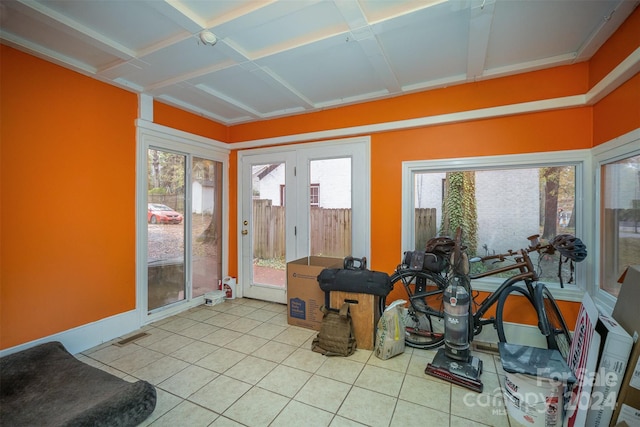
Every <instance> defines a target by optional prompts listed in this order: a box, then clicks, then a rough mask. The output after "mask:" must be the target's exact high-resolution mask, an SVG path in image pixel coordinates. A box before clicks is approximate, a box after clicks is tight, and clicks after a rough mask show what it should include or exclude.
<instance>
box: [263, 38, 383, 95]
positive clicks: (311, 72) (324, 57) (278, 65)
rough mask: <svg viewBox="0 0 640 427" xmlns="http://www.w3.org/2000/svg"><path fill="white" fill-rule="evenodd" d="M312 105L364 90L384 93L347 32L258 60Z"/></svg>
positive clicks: (371, 68) (365, 58)
mask: <svg viewBox="0 0 640 427" xmlns="http://www.w3.org/2000/svg"><path fill="white" fill-rule="evenodd" d="M257 63H258V64H259V65H261V66H265V67H267V68H269V69H270V70H271V71H273V72H274V73H275V74H276V75H277V76H279V77H280V78H281V79H282V80H284V81H286V82H288V84H289V86H290V87H291V88H292V89H294V90H295V91H296V92H298V93H300V94H302V95H303V96H304V97H305V98H306V99H309V100H310V101H311V102H312V103H313V104H314V105H319V106H320V105H322V106H326V105H335V104H336V103H339V100H341V99H342V100H345V102H348V101H347V100H353V99H354V98H356V97H358V96H361V95H367V94H377V95H379V94H386V91H385V87H384V84H383V83H382V81H380V79H379V78H378V77H377V76H376V74H375V72H374V69H373V67H372V66H371V63H370V61H369V60H368V59H367V56H366V55H365V53H364V51H363V49H362V48H361V46H360V45H359V43H357V42H355V41H353V40H352V39H351V38H350V37H349V35H348V34H344V35H341V36H335V37H332V38H330V39H324V40H321V41H319V42H317V43H314V44H313V45H312V46H304V47H301V48H298V49H291V50H288V51H285V52H282V53H280V54H278V55H273V56H270V57H268V58H264V59H263V60H260V61H257Z"/></svg>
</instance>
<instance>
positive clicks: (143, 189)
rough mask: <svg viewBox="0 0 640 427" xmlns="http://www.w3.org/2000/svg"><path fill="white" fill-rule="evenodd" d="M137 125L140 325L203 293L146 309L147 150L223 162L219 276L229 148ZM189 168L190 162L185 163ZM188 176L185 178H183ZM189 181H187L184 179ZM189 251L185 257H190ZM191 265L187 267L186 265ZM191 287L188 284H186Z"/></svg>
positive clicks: (154, 126) (224, 250) (225, 240)
mask: <svg viewBox="0 0 640 427" xmlns="http://www.w3.org/2000/svg"><path fill="white" fill-rule="evenodd" d="M136 127H137V150H136V310H137V312H138V316H139V319H140V324H142V325H145V324H148V323H150V322H153V321H156V320H159V319H161V318H165V317H168V316H172V315H174V314H177V313H179V312H181V311H184V310H185V308H189V307H195V306H197V305H201V304H203V302H204V296H199V297H196V298H189V299H188V300H187V301H185V302H184V303H180V304H173V305H171V306H168V307H167V308H165V309H161V310H154V312H153V313H149V312H148V307H147V297H148V290H147V282H148V271H147V256H148V254H147V150H148V149H149V147H155V148H159V149H162V150H167V151H173V152H179V153H181V154H183V153H186V154H188V156H187V158H189V156H200V157H202V158H205V159H210V160H215V161H218V162H221V163H222V188H223V192H222V206H223V210H222V272H221V273H222V277H224V276H226V274H227V266H228V264H229V263H228V253H229V244H228V242H229V237H228V228H229V227H228V226H227V225H226V224H228V223H229V209H228V206H229V195H228V193H229V191H228V190H227V189H228V188H229V178H228V177H229V153H230V150H229V149H228V148H226V145H225V144H224V143H222V142H219V141H215V140H213V139H208V138H204V137H201V136H198V135H193V134H190V133H187V132H183V131H179V130H175V129H172V128H169V127H166V126H162V125H158V124H155V123H152V122H148V121H146V120H142V119H138V120H136ZM187 168H188V169H190V168H191V164H187ZM185 179H187V177H185ZM185 182H188V181H185ZM186 190H187V194H186V195H185V196H186V200H185V202H186V206H190V204H191V194H190V191H191V190H190V186H186ZM188 243H189V242H188V241H185V248H186V250H187V251H191V247H190V245H189V244H188ZM190 256H191V255H190V253H189V254H188V257H187V259H191V258H190ZM188 268H190V267H188ZM188 286H189V287H190V286H191V284H190V283H189V284H188Z"/></svg>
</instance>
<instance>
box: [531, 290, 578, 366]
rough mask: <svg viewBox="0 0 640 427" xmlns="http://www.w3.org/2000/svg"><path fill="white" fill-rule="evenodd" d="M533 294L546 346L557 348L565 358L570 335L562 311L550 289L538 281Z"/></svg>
mask: <svg viewBox="0 0 640 427" xmlns="http://www.w3.org/2000/svg"><path fill="white" fill-rule="evenodd" d="M535 294H536V307H538V311H539V314H538V316H539V317H540V320H541V322H542V324H543V325H544V326H545V327H546V330H545V331H544V333H545V334H546V335H547V347H548V348H552V349H555V350H558V351H559V352H560V354H562V357H563V358H564V359H565V360H566V359H567V357H568V356H569V349H570V348H571V335H570V334H569V328H567V323H566V322H565V321H564V317H563V316H562V312H561V311H560V308H558V304H557V303H556V300H555V299H554V298H553V295H551V291H549V289H548V288H547V287H546V286H545V285H543V284H541V283H538V285H537V286H536V291H535Z"/></svg>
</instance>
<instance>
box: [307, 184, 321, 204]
mask: <svg viewBox="0 0 640 427" xmlns="http://www.w3.org/2000/svg"><path fill="white" fill-rule="evenodd" d="M309 204H310V205H311V206H320V184H311V187H310V188H309Z"/></svg>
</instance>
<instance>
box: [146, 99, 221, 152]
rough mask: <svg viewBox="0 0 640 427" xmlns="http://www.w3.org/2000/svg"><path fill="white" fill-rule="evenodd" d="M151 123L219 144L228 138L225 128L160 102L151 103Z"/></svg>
mask: <svg viewBox="0 0 640 427" xmlns="http://www.w3.org/2000/svg"><path fill="white" fill-rule="evenodd" d="M153 122H154V123H156V124H159V125H163V126H167V127H170V128H173V129H178V130H181V131H183V132H189V133H192V134H194V135H200V136H202V137H204V138H210V139H215V140H217V141H220V142H226V141H227V140H228V138H229V137H228V133H229V132H228V128H227V127H226V126H224V125H221V124H220V123H216V122H213V121H211V120H209V119H207V118H204V117H201V116H198V115H195V114H192V113H188V112H186V111H184V110H180V109H178V108H175V107H172V106H170V105H167V104H164V103H162V102H157V101H154V102H153Z"/></svg>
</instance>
